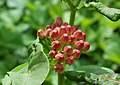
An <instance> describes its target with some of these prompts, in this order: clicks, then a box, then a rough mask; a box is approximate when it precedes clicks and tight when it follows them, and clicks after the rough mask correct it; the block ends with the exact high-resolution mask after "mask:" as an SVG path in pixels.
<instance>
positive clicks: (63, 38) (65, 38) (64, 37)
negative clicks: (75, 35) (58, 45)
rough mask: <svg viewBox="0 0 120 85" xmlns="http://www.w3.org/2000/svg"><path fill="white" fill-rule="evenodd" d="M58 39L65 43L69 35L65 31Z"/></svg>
mask: <svg viewBox="0 0 120 85" xmlns="http://www.w3.org/2000/svg"><path fill="white" fill-rule="evenodd" d="M60 41H61V42H62V43H63V44H66V43H68V42H69V35H68V34H67V33H65V34H63V35H62V36H61V37H60Z"/></svg>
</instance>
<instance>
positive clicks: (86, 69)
mask: <svg viewBox="0 0 120 85" xmlns="http://www.w3.org/2000/svg"><path fill="white" fill-rule="evenodd" d="M91 73H93V74H96V75H101V74H114V72H113V71H112V70H110V69H108V68H105V67H100V66H94V65H85V66H80V67H79V69H78V70H76V71H65V73H64V74H65V76H66V77H67V78H68V79H70V80H73V81H81V80H83V81H84V80H85V76H90V74H91Z"/></svg>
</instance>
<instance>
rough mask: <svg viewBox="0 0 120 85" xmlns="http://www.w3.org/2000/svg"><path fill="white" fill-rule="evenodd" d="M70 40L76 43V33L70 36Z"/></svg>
mask: <svg viewBox="0 0 120 85" xmlns="http://www.w3.org/2000/svg"><path fill="white" fill-rule="evenodd" d="M69 42H70V43H72V44H74V43H75V42H76V37H75V36H74V35H70V36H69Z"/></svg>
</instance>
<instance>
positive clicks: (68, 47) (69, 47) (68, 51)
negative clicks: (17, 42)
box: [64, 46, 73, 55]
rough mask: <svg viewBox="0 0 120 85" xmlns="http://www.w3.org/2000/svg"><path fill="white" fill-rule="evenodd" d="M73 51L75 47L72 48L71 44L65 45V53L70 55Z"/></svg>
mask: <svg viewBox="0 0 120 85" xmlns="http://www.w3.org/2000/svg"><path fill="white" fill-rule="evenodd" d="M72 51H73V49H72V47H71V46H66V47H64V53H65V54H67V55H70V54H72Z"/></svg>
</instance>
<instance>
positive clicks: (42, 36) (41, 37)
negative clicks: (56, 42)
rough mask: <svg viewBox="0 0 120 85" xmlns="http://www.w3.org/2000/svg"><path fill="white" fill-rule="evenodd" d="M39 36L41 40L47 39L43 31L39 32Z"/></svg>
mask: <svg viewBox="0 0 120 85" xmlns="http://www.w3.org/2000/svg"><path fill="white" fill-rule="evenodd" d="M37 35H38V36H39V38H40V39H43V38H45V32H44V31H43V30H41V29H40V30H38V32H37Z"/></svg>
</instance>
